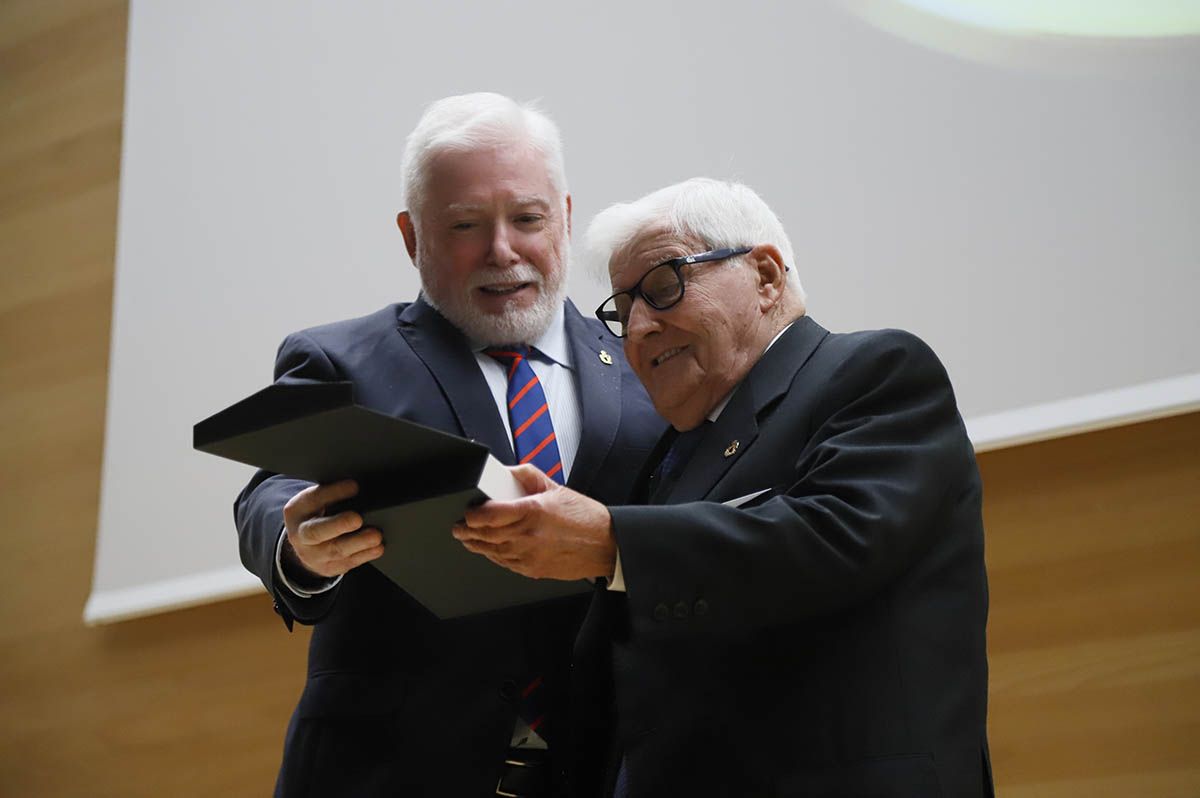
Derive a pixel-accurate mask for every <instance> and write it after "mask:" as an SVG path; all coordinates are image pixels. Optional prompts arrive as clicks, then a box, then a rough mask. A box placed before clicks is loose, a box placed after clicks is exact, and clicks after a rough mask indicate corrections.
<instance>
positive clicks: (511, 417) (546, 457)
mask: <svg viewBox="0 0 1200 798" xmlns="http://www.w3.org/2000/svg"><path fill="white" fill-rule="evenodd" d="M484 354H486V355H487V356H488V357H491V358H494V359H495V360H497V361H499V362H500V363H501V364H502V365H505V366H507V367H508V421H509V424H510V426H511V428H512V437H513V451H514V452H515V453H516V455H517V462H518V463H533V464H534V465H535V466H537V467H538V468H540V469H541V470H542V471H543V472H544V473H545V474H546V476H548V477H550V478H551V479H553V480H554V481H555V482H557V483H558V484H560V485H563V484H565V482H566V480H564V479H563V470H562V458H561V457H560V456H559V453H558V443H557V442H556V441H555V438H554V425H553V424H551V423H550V407H549V405H547V404H546V392H545V391H543V390H542V385H541V383H540V382H539V381H538V378H537V375H536V374H534V373H533V368H532V367H531V366H530V365H529V347H527V346H504V347H497V348H495V349H485V350H484Z"/></svg>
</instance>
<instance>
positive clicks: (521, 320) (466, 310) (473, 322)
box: [426, 292, 562, 346]
mask: <svg viewBox="0 0 1200 798" xmlns="http://www.w3.org/2000/svg"><path fill="white" fill-rule="evenodd" d="M426 300H427V301H428V302H429V304H431V305H433V307H434V308H436V309H437V311H438V312H439V313H441V314H442V315H443V316H445V317H446V318H447V319H448V320H449V321H450V323H452V324H453V325H454V326H455V327H457V328H458V329H460V330H462V331H463V333H465V334H466V336H467V337H468V338H471V339H472V340H474V341H476V342H478V343H481V344H486V345H487V346H499V345H501V344H527V343H529V342H531V341H536V340H537V339H538V338H540V337H541V335H542V333H544V332H545V331H546V328H547V327H549V326H550V322H551V321H553V320H554V314H555V313H556V312H557V310H558V305H559V303H561V302H562V297H561V296H551V295H548V294H546V293H544V292H543V293H539V294H538V296H537V298H536V299H535V300H534V301H533V302H532V303H530V304H529V305H528V306H526V307H515V306H513V307H507V308H505V309H504V311H503V312H501V313H485V312H484V311H483V310H481V309H480V308H478V307H476V306H475V303H473V302H471V301H470V300H469V299H465V298H458V299H455V300H452V301H450V302H437V301H435V300H434V299H433V297H431V296H429V295H428V294H427V295H426Z"/></svg>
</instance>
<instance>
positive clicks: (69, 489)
mask: <svg viewBox="0 0 1200 798" xmlns="http://www.w3.org/2000/svg"><path fill="white" fill-rule="evenodd" d="M126 15H127V11H126V6H125V3H123V2H105V1H104V0H5V2H4V3H0V122H2V124H0V259H2V260H0V506H2V507H3V508H4V527H5V533H4V534H3V535H2V536H0V718H2V719H3V723H0V794H3V795H38V796H77V795H89V796H122V797H123V798H129V797H131V796H161V795H174V796H192V795H195V796H202V795H228V796H235V795H246V796H257V795H264V794H266V793H268V792H269V789H270V785H271V783H272V780H273V778H274V771H275V768H276V765H277V762H278V756H279V751H280V745H281V740H282V735H283V729H284V725H285V723H286V721H287V717H288V714H289V712H290V710H291V706H292V705H293V703H294V702H295V699H296V697H297V695H298V693H299V690H300V688H301V685H302V681H303V670H304V649H305V645H306V643H307V638H308V635H307V632H305V631H303V630H298V632H297V633H296V634H293V635H289V634H287V633H286V632H285V631H284V630H283V627H282V625H281V624H280V623H279V621H278V619H277V618H276V617H275V615H274V614H273V613H272V612H271V611H270V603H269V601H268V600H267V599H266V597H265V596H256V597H252V598H247V599H241V600H238V601H231V602H225V603H221V604H216V605H212V606H206V607H199V608H195V609H190V610H186V611H181V612H174V613H168V614H166V615H162V616H158V617H153V618H146V619H142V620H137V621H130V622H127V623H123V624H119V625H116V626H111V627H103V628H95V629H89V628H86V627H84V626H83V624H82V622H81V620H80V618H81V615H82V610H83V605H84V602H85V600H86V597H87V593H88V588H89V584H90V579H91V569H92V557H93V554H94V537H95V524H96V518H97V502H98V496H99V479H100V459H101V451H102V445H103V424H104V401H105V392H106V368H107V358H108V345H109V322H110V311H111V297H112V266H113V256H114V243H115V223H116V201H117V188H118V168H119V153H120V133H121V130H120V123H121V112H122V92H123V78H124V74H123V73H124V47H125V26H126ZM268 355H269V353H264V356H268ZM1198 453H1200V414H1193V415H1190V416H1184V417H1181V418H1175V419H1167V420H1162V421H1157V422H1152V423H1148V424H1142V425H1137V426H1133V427H1127V428H1123V429H1118V430H1110V431H1106V432H1101V433H1094V434H1090V435H1084V436H1079V437H1076V438H1070V439H1065V440H1060V441H1053V442H1048V443H1042V444H1035V445H1030V446H1024V447H1019V448H1016V449H1010V450H1005V451H999V452H989V453H987V454H985V455H982V456H981V457H980V462H981V466H982V468H983V473H984V480H985V485H986V491H987V497H986V508H985V511H986V516H987V532H988V561H989V567H990V573H991V583H992V615H991V624H990V650H991V664H992V690H991V702H992V703H991V740H992V750H993V756H994V760H995V766H996V776H997V783H998V785H999V787H1000V794H1001V795H1002V796H1006V797H1007V798H1035V796H1036V798H1074V797H1076V796H1078V797H1079V798H1084V797H1085V796H1086V797H1087V798H1093V797H1095V796H1122V797H1124V796H1133V795H1137V796H1162V797H1163V798H1174V797H1175V796H1178V798H1184V797H1185V796H1186V797H1187V798H1194V797H1195V796H1198V795H1200V755H1197V753H1196V751H1197V748H1198V746H1197V745H1196V743H1195V740H1197V739H1200V580H1198V579H1197V575H1198V574H1200V455H1198ZM228 534H229V535H230V545H231V546H232V545H234V543H233V531H232V529H230V530H228Z"/></svg>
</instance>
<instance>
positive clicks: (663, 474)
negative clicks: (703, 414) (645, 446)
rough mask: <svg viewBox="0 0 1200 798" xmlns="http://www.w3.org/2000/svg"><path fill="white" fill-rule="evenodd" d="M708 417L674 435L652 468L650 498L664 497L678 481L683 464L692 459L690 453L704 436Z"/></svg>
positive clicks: (692, 453) (652, 499)
mask: <svg viewBox="0 0 1200 798" xmlns="http://www.w3.org/2000/svg"><path fill="white" fill-rule="evenodd" d="M711 423H712V422H710V421H709V420H708V419H705V420H704V421H703V422H702V423H701V424H700V426H698V427H696V428H695V429H690V430H688V431H687V432H681V433H679V434H678V435H676V436H675V440H673V441H672V442H671V447H670V448H669V449H667V453H666V454H664V455H663V459H662V461H661V462H660V463H659V464H658V468H656V469H655V470H654V475H653V476H652V477H651V485H650V497H649V498H650V500H651V501H658V500H659V499H664V498H666V496H667V494H669V493H670V491H671V488H673V487H674V486H675V483H676V482H678V481H679V475H680V474H682V473H683V469H684V466H686V465H687V464H688V461H689V460H691V459H692V455H694V454H695V453H696V448H697V447H698V446H699V445H700V439H701V438H703V437H704V433H705V432H706V431H707V430H708V426H709V424H711Z"/></svg>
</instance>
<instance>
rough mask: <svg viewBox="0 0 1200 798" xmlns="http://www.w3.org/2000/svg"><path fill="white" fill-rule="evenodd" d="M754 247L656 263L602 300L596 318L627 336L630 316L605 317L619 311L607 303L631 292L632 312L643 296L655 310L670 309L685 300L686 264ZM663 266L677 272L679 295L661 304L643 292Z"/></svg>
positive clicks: (724, 257)
mask: <svg viewBox="0 0 1200 798" xmlns="http://www.w3.org/2000/svg"><path fill="white" fill-rule="evenodd" d="M753 249H754V247H726V248H723V249H710V250H708V251H707V252H698V253H696V254H695V255H682V256H680V257H678V258H668V259H667V260H664V261H663V262H662V263H656V264H654V265H653V266H651V267H650V268H649V269H647V270H646V272H645V273H644V274H643V275H642V276H641V278H639V279H638V281H637V282H636V283H634V284H633V285H632V286H631V287H629V288H627V289H625V290H624V291H618V292H616V293H615V294H613V295H612V296H610V297H609V298H608V299H605V300H604V301H603V302H601V303H600V305H599V307H597V308H596V318H597V319H599V320H600V321H601V323H603V324H604V326H605V327H606V328H608V331H609V332H611V333H612V334H613V335H615V336H617V337H618V338H624V337H625V332H624V330H625V328H626V327H627V326H628V325H629V319H628V317H626V319H625V321H624V322H622V321H621V320H620V318H612V319H608V318H605V315H604V314H605V313H606V312H607V313H610V314H612V315H613V316H614V317H615V316H616V315H617V313H618V311H615V310H611V311H605V310H604V306H605V305H607V304H608V303H609V302H612V301H613V300H614V299H616V298H617V297H619V296H621V295H623V294H629V296H630V298H631V299H630V302H629V311H630V313H632V312H633V303H634V302H636V301H637V299H638V297H641V298H642V301H643V302H645V303H646V304H647V305H649V306H650V307H652V308H654V309H655V310H669V309H670V308H673V307H675V306H676V305H678V304H679V303H680V302H682V301H683V295H684V292H685V290H686V289H687V281H686V280H684V279H683V272H682V271H681V270H682V269H683V267H684V266H691V265H693V264H696V263H715V262H717V261H723V260H729V259H730V258H736V257H738V256H740V255H745V254H747V253H749V252H751V251H752V250H753ZM663 266H670V267H671V271H673V272H675V279H676V280H677V281H679V296H678V297H676V298H675V299H673V300H671V301H670V302H668V303H667V304H665V305H659V304H657V303H656V302H654V300H652V299H651V298H650V297H648V296H646V294H645V293H643V292H642V283H643V282H645V280H646V278H647V277H649V276H650V273H651V272H653V271H654V270H656V269H660V268H662V267H663ZM610 321H613V322H615V323H617V324H619V325H620V326H621V330H622V331H621V332H617V331H616V330H614V329H613V328H612V326H611V325H610V324H609V322H610Z"/></svg>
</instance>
